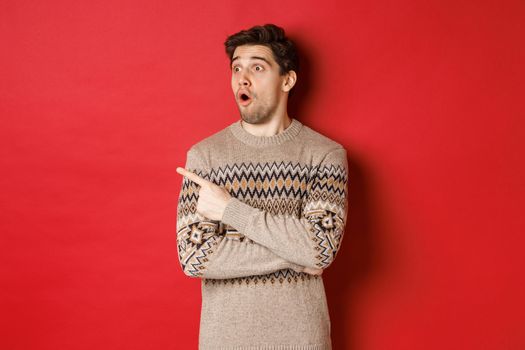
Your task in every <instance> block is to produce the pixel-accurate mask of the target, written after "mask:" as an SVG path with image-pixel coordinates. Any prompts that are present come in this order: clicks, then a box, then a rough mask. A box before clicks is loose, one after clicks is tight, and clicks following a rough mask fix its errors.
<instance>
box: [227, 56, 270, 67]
mask: <svg viewBox="0 0 525 350" xmlns="http://www.w3.org/2000/svg"><path fill="white" fill-rule="evenodd" d="M238 58H240V56H235V57H234V58H233V59H232V60H231V61H230V66H231V65H232V64H233V61H235V60H236V59H238ZM250 59H252V60H262V61H264V62H266V63H267V64H268V65H269V66H272V64H271V63H270V61H268V60H267V59H266V58H264V57H261V56H251V57H250Z"/></svg>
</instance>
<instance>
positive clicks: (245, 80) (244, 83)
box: [239, 74, 250, 86]
mask: <svg viewBox="0 0 525 350" xmlns="http://www.w3.org/2000/svg"><path fill="white" fill-rule="evenodd" d="M239 85H241V86H250V79H249V78H248V77H247V76H246V74H242V75H241V77H240V79H239Z"/></svg>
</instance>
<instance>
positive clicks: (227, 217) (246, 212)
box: [221, 197, 259, 234]
mask: <svg viewBox="0 0 525 350" xmlns="http://www.w3.org/2000/svg"><path fill="white" fill-rule="evenodd" d="M258 210H259V209H257V208H254V207H252V206H249V205H248V204H246V203H244V202H241V201H240V200H238V199H237V198H235V197H232V199H231V200H230V201H229V202H228V205H226V208H225V209H224V213H223V214H222V220H221V221H222V222H223V223H225V224H228V225H230V226H233V227H234V228H235V229H236V230H237V231H239V232H241V233H243V234H245V228H246V225H247V224H248V222H249V221H250V218H251V217H252V215H253V213H254V211H258Z"/></svg>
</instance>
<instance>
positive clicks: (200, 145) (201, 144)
mask: <svg viewBox="0 0 525 350" xmlns="http://www.w3.org/2000/svg"><path fill="white" fill-rule="evenodd" d="M229 127H230V125H227V126H225V127H224V128H222V129H221V130H219V131H216V132H214V133H212V134H210V135H208V136H206V137H204V138H203V139H201V140H200V141H197V142H196V143H194V144H193V145H192V146H191V147H190V151H191V150H193V151H197V152H199V153H201V154H207V153H209V151H211V150H218V148H220V147H221V145H224V144H225V141H226V139H227V138H228V137H229V136H230V135H229V133H230V131H229Z"/></svg>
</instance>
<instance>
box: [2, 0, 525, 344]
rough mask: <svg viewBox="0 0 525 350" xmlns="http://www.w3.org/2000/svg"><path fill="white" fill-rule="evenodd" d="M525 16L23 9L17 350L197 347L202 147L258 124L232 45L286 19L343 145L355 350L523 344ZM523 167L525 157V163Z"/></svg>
mask: <svg viewBox="0 0 525 350" xmlns="http://www.w3.org/2000/svg"><path fill="white" fill-rule="evenodd" d="M524 14H525V5H524V3H523V2H522V1H498V2H496V1H479V0H478V1H473V0H471V1H461V2H457V1H437V0H435V1H424V2H421V1H415V0H412V1H411V0H400V1H376V2H370V1H364V0H360V1H351V2H343V1H335V0H327V1H322V3H320V2H317V1H306V2H305V1H289V2H283V1H275V0H270V1H264V2H246V1H238V0H229V1H221V2H211V1H210V2H199V1H196V2H193V3H191V2H187V1H184V2H183V1H115V0H106V1H45V2H44V1H21V0H19V1H2V2H1V3H0V43H1V47H2V54H1V55H0V75H1V79H0V115H1V118H0V123H1V124H0V125H1V127H0V152H1V158H0V162H1V163H0V166H1V177H0V181H1V192H0V205H1V214H0V215H1V224H0V231H1V236H0V237H1V241H0V247H1V248H0V249H1V252H0V253H1V255H0V259H1V263H0V271H1V276H0V277H1V281H0V283H1V286H0V287H1V289H0V308H1V312H0V314H1V317H0V319H1V324H0V326H1V330H0V332H1V333H0V335H1V336H0V347H1V348H2V349H9V350H19V349H20V350H21V349H24V350H27V349H39V350H43V349H78V350H83V349H95V348H97V349H127V350H130V349H196V348H197V340H198V326H199V311H200V281H199V280H198V279H191V278H189V277H187V276H185V275H184V274H183V273H182V271H181V269H180V266H179V263H178V260H177V255H176V254H177V253H176V232H175V223H176V205H177V197H178V193H179V190H180V184H181V177H180V175H178V174H177V173H176V172H175V168H176V167H177V166H181V165H184V162H185V156H186V151H187V149H188V148H189V147H190V146H191V145H192V144H194V143H195V142H197V141H199V140H201V139H202V138H204V137H206V136H208V135H210V134H212V133H214V132H216V131H218V130H220V129H222V128H223V127H225V126H227V125H228V124H230V123H231V122H233V121H235V120H237V119H238V118H239V115H238V111H237V109H236V106H235V103H234V100H233V95H232V93H231V90H230V83H229V79H230V72H229V69H228V61H227V59H226V55H225V54H224V49H223V42H224V39H225V38H226V36H227V35H229V34H232V33H234V32H236V31H238V30H240V29H245V28H248V27H250V26H252V25H254V24H264V23H268V22H271V23H276V24H278V25H281V26H283V27H284V28H285V29H286V30H287V32H288V34H289V35H290V36H291V37H292V38H294V39H295V40H296V41H297V43H298V45H299V47H300V48H301V52H302V54H303V63H304V71H303V72H302V73H301V74H302V75H300V76H299V79H298V86H297V88H298V95H297V96H293V97H292V100H294V98H295V97H297V98H296V99H295V101H292V102H293V105H292V106H291V115H292V116H293V117H295V118H297V119H299V120H300V121H301V122H303V123H304V124H307V125H309V126H310V127H312V128H314V129H316V130H318V131H320V132H321V133H324V134H325V135H327V136H328V137H331V138H333V139H334V140H336V141H338V142H340V143H342V144H343V145H344V146H345V147H346V148H347V150H348V153H349V162H350V211H349V222H348V228H347V230H346V233H345V234H346V235H347V236H346V238H345V240H344V243H343V247H342V249H341V251H340V252H339V255H338V258H337V260H336V262H335V263H334V265H332V266H331V267H330V268H329V269H328V270H327V271H326V272H325V273H324V275H323V276H324V278H325V283H326V289H327V294H328V302H329V305H330V315H331V318H332V332H333V342H334V349H336V350H343V349H355V350H379V349H393V350H395V349H399V350H405V349H428V350H430V349H458V350H459V349H461V350H464V349H490V350H496V349H498V350H499V349H524V348H525V331H524V325H525V316H524V315H525V301H524V299H523V295H524V293H525V285H524V279H523V268H524V267H525V266H524V265H525V264H524V262H525V261H524V257H523V255H524V254H523V247H524V243H525V240H524V238H523V233H524V220H523V214H522V213H521V211H522V209H523V207H524V197H525V196H524V195H525V191H524V190H525V186H524V175H525V174H524V166H523V151H524V146H525V144H524V141H523V130H524V126H525V125H524V124H525V123H524V116H525V114H524V109H525V108H524V106H523V95H524V92H525V91H524V79H525V74H524V73H525V70H524V68H523V62H524V59H525V50H524V46H523V36H524V34H525V27H524V26H523V23H524V20H525V16H524ZM520 159H521V160H520Z"/></svg>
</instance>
